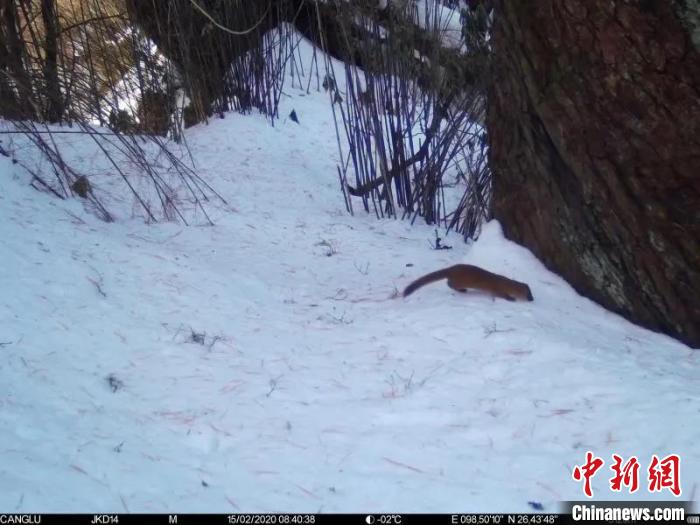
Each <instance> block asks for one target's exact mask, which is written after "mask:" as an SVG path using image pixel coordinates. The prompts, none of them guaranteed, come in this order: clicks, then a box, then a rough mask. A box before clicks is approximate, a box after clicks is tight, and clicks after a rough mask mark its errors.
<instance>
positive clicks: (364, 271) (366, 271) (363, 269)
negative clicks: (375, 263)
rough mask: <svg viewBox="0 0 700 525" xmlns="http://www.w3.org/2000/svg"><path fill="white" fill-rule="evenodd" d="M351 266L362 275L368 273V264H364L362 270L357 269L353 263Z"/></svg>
mask: <svg viewBox="0 0 700 525" xmlns="http://www.w3.org/2000/svg"><path fill="white" fill-rule="evenodd" d="M352 265H353V266H354V267H355V270H357V271H358V272H360V273H361V274H362V275H367V274H368V273H369V262H368V263H366V264H365V267H364V268H361V267H359V266H358V265H357V263H356V262H355V261H353V262H352Z"/></svg>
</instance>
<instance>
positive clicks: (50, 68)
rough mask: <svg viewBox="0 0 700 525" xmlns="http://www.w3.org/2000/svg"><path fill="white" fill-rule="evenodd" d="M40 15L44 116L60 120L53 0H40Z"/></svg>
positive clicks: (55, 18)
mask: <svg viewBox="0 0 700 525" xmlns="http://www.w3.org/2000/svg"><path fill="white" fill-rule="evenodd" d="M41 16H42V19H43V21H44V29H45V31H46V35H45V37H44V82H45V83H46V109H45V115H44V116H45V118H46V120H47V121H49V122H60V121H61V119H62V117H63V96H62V95H61V86H60V82H59V80H58V34H59V29H58V16H56V4H55V2H54V0H41Z"/></svg>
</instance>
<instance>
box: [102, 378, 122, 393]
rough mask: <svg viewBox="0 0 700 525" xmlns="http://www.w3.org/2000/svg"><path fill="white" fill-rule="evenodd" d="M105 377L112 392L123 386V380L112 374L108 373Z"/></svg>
mask: <svg viewBox="0 0 700 525" xmlns="http://www.w3.org/2000/svg"><path fill="white" fill-rule="evenodd" d="M105 379H106V380H107V384H109V388H111V389H112V392H117V390H120V389H121V388H123V387H124V382H123V381H122V380H120V379H118V378H117V376H115V375H114V374H109V375H108V376H107V377H106V378H105Z"/></svg>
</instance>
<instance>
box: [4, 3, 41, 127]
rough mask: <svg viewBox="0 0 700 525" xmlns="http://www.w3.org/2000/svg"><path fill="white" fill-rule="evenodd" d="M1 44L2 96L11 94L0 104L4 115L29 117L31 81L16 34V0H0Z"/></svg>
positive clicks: (17, 24)
mask: <svg viewBox="0 0 700 525" xmlns="http://www.w3.org/2000/svg"><path fill="white" fill-rule="evenodd" d="M0 16H1V17H2V18H1V20H0V25H2V30H1V31H0V37H2V41H0V45H1V46H3V47H4V49H3V50H2V52H1V53H0V60H1V61H2V63H1V64H0V67H1V68H2V70H1V71H0V74H2V75H3V76H4V77H5V78H4V79H3V82H2V84H0V86H2V91H3V93H2V94H3V96H5V95H10V98H8V99H3V100H2V101H0V104H2V106H3V116H5V117H7V118H28V117H30V116H34V117H38V115H33V113H32V111H31V106H30V105H29V102H31V100H32V94H31V82H30V81H29V75H28V74H27V71H26V69H25V67H24V60H23V58H22V57H23V54H24V43H23V41H22V39H21V37H20V34H19V23H18V20H17V6H16V5H15V0H0ZM12 85H14V86H15V89H16V90H17V97H15V96H14V92H12V87H11V86H12Z"/></svg>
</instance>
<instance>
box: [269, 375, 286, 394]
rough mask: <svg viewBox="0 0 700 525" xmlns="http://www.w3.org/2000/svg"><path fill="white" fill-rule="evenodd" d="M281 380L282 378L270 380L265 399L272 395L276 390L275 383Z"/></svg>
mask: <svg viewBox="0 0 700 525" xmlns="http://www.w3.org/2000/svg"><path fill="white" fill-rule="evenodd" d="M281 378H282V376H277V377H273V378H272V379H270V391H269V392H268V393H267V394H265V397H270V396H271V395H272V393H273V392H274V391H275V390H277V381H279V380H280V379H281Z"/></svg>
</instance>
